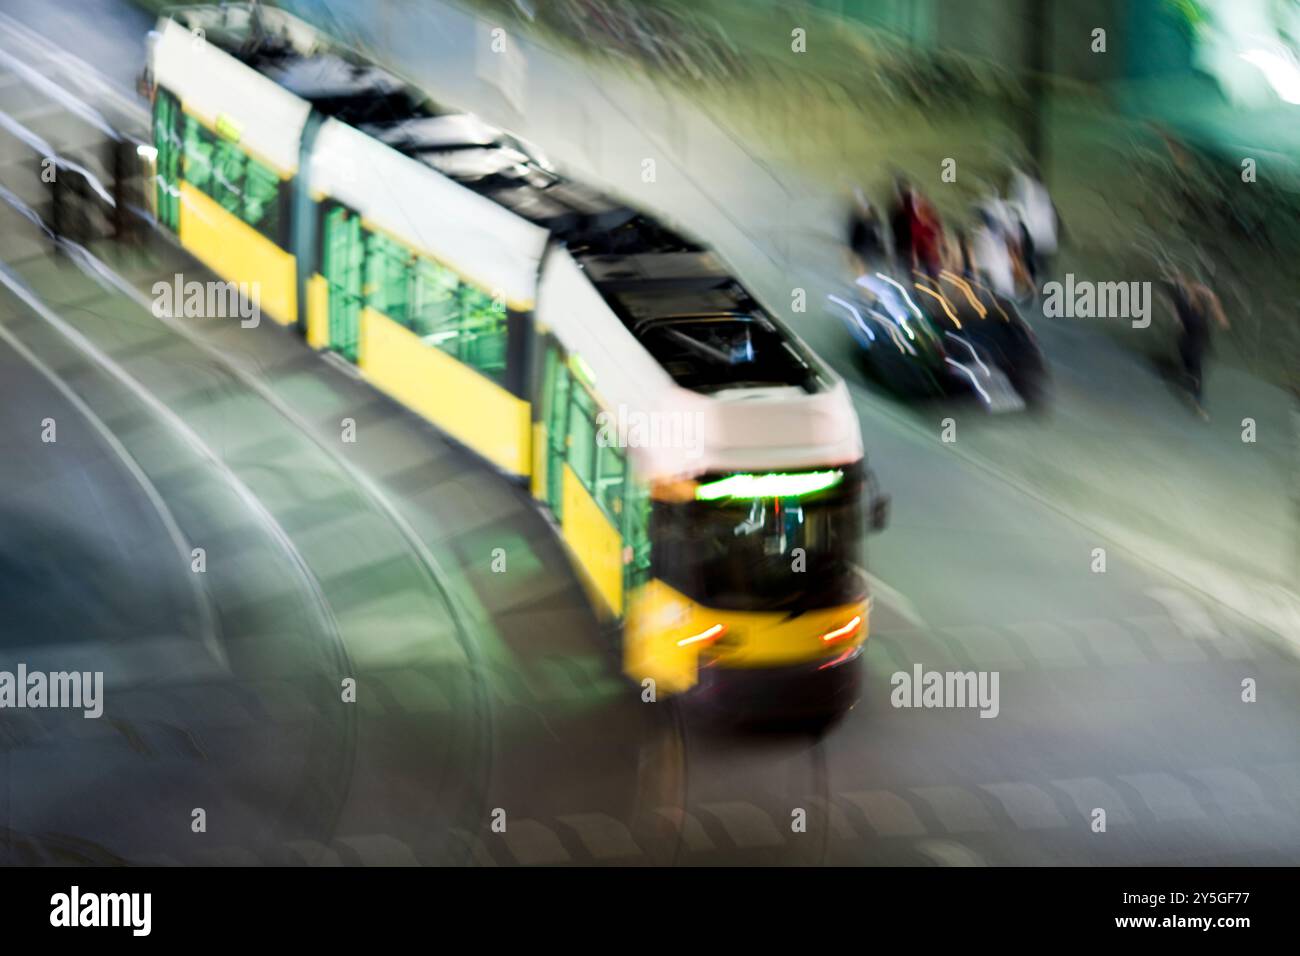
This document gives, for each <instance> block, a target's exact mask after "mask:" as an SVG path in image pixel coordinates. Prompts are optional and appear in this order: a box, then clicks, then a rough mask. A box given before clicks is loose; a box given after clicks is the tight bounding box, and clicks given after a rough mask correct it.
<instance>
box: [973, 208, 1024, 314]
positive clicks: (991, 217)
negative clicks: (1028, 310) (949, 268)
mask: <svg viewBox="0 0 1300 956" xmlns="http://www.w3.org/2000/svg"><path fill="white" fill-rule="evenodd" d="M969 256H970V260H971V263H970V265H971V271H972V273H973V274H974V275H975V276H977V277H978V278H980V279H981V280H983V282H984V284H985V285H987V286H988V287H989V288H990V289H992V290H993V291H994V292H995V293H996V294H997V295H1000V296H1002V297H1004V298H1011V297H1012V296H1014V294H1015V291H1016V279H1015V269H1014V266H1013V265H1012V262H1011V250H1010V248H1009V247H1008V245H1007V226H1006V223H1005V221H1004V219H1003V217H1002V216H1001V215H999V212H998V210H997V209H996V208H995V207H993V206H991V205H990V204H989V203H981V204H979V205H978V206H976V207H975V225H974V227H973V228H972V229H971V232H970V238H969Z"/></svg>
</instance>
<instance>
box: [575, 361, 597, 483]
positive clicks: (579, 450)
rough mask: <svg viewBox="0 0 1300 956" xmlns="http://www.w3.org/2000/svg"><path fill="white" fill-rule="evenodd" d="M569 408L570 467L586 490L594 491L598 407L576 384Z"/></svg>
mask: <svg viewBox="0 0 1300 956" xmlns="http://www.w3.org/2000/svg"><path fill="white" fill-rule="evenodd" d="M572 402H573V404H572V405H571V406H570V407H569V439H568V451H569V467H571V468H572V469H573V473H574V474H575V475H577V476H578V480H579V481H581V482H582V485H583V487H584V488H586V489H587V490H588V491H594V490H595V489H594V487H593V485H594V479H595V471H596V406H595V403H594V402H592V400H591V396H589V395H588V394H587V393H586V392H585V391H584V390H583V389H582V387H581V386H579V385H577V383H576V382H575V383H574V388H573V397H572Z"/></svg>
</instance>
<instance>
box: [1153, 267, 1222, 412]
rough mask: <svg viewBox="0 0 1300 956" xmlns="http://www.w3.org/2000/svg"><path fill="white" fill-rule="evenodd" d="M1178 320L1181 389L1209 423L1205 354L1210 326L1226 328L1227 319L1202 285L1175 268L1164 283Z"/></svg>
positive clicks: (1212, 293) (1215, 299)
mask: <svg viewBox="0 0 1300 956" xmlns="http://www.w3.org/2000/svg"><path fill="white" fill-rule="evenodd" d="M1166 288H1167V291H1168V292H1169V296H1170V298H1171V299H1172V300H1173V304H1174V313H1175V315H1176V317H1177V319H1178V324H1179V334H1178V358H1179V361H1180V363H1181V364H1182V386H1183V388H1184V389H1186V390H1187V394H1188V397H1189V398H1190V399H1191V402H1192V406H1193V407H1194V408H1195V409H1196V413H1197V414H1198V415H1200V416H1201V418H1203V419H1205V420H1206V421H1209V418H1210V415H1209V413H1208V412H1207V411H1206V410H1205V405H1204V403H1203V396H1204V379H1205V353H1206V352H1207V351H1208V350H1209V347H1210V333H1211V329H1212V326H1211V323H1212V322H1213V324H1214V325H1218V326H1219V327H1220V328H1222V329H1226V328H1228V318H1227V316H1226V315H1224V314H1223V305H1222V304H1221V303H1220V302H1219V297H1218V296H1217V295H1215V294H1214V291H1213V290H1212V289H1210V287H1209V286H1207V285H1206V284H1205V283H1203V282H1200V281H1198V280H1197V279H1194V278H1192V277H1191V276H1189V275H1188V274H1187V273H1185V272H1183V271H1182V270H1181V269H1176V270H1175V271H1174V274H1173V276H1172V277H1171V278H1170V279H1169V280H1168V281H1167V282H1166Z"/></svg>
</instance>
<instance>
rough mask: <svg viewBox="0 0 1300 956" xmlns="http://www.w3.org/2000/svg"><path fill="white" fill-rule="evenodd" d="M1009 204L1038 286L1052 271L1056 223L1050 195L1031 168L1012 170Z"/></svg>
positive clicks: (1026, 259)
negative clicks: (1019, 228) (1016, 218)
mask: <svg viewBox="0 0 1300 956" xmlns="http://www.w3.org/2000/svg"><path fill="white" fill-rule="evenodd" d="M1011 205H1012V207H1013V208H1014V210H1015V212H1016V215H1017V216H1018V218H1019V220H1020V227H1021V233H1022V244H1023V250H1022V252H1023V256H1024V260H1025V264H1026V265H1027V266H1028V269H1029V275H1030V277H1031V278H1032V279H1033V281H1034V284H1035V285H1037V284H1038V283H1039V282H1041V281H1042V279H1043V277H1044V276H1046V275H1047V274H1048V273H1049V272H1050V270H1051V262H1052V259H1053V257H1055V255H1056V249H1057V240H1058V235H1057V234H1058V225H1059V223H1058V217H1057V214H1056V206H1055V205H1054V204H1053V203H1052V196H1051V193H1049V192H1048V191H1047V187H1046V186H1044V185H1043V182H1042V180H1041V179H1040V178H1039V176H1038V172H1037V169H1036V168H1035V167H1034V166H1033V165H1029V166H1028V167H1026V168H1015V169H1013V170H1012V172H1011Z"/></svg>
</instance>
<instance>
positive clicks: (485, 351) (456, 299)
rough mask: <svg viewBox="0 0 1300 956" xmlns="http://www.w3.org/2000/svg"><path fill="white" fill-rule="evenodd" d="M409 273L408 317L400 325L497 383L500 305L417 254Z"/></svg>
mask: <svg viewBox="0 0 1300 956" xmlns="http://www.w3.org/2000/svg"><path fill="white" fill-rule="evenodd" d="M410 271H411V274H412V283H413V288H412V292H411V308H410V317H409V320H408V321H405V322H404V323H403V324H405V325H407V326H408V327H409V328H410V329H411V330H412V331H413V332H415V334H416V335H419V336H420V337H421V338H422V339H424V341H425V342H427V343H428V344H429V345H432V346H435V347H436V348H439V349H441V350H442V351H444V352H446V353H447V354H449V355H451V356H452V357H454V358H455V359H457V360H458V361H460V362H464V363H465V364H466V365H468V366H469V367H470V368H473V369H476V370H477V371H479V372H482V373H483V374H484V375H486V376H488V377H489V378H491V379H492V380H494V381H497V382H499V381H501V380H502V378H504V376H505V368H506V312H505V309H503V308H501V307H500V306H499V305H498V304H497V303H496V301H495V300H494V299H493V298H492V296H490V295H488V294H487V293H486V292H483V291H482V290H480V289H478V288H476V287H474V286H472V285H470V284H469V283H467V282H464V281H463V280H461V278H460V277H459V276H458V275H456V273H455V272H453V271H452V270H451V269H448V268H447V267H446V266H444V265H441V264H440V263H436V262H434V261H432V260H430V259H426V258H424V257H420V258H419V259H418V260H417V261H416V262H415V264H414V267H413V268H412V269H411V270H410Z"/></svg>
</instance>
